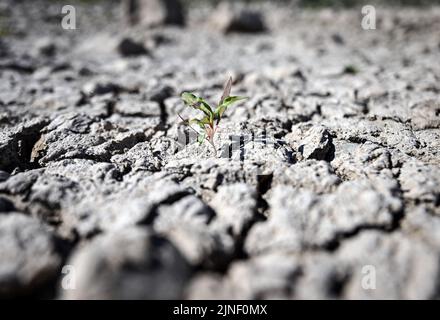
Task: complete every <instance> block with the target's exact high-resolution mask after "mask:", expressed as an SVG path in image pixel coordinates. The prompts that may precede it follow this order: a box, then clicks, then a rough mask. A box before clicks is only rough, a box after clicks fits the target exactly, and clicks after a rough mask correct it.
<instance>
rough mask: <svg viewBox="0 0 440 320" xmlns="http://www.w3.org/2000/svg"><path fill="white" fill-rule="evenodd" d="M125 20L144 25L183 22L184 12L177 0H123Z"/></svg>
mask: <svg viewBox="0 0 440 320" xmlns="http://www.w3.org/2000/svg"><path fill="white" fill-rule="evenodd" d="M123 5H124V13H125V18H126V21H127V22H128V23H129V24H131V25H136V24H141V25H146V26H152V27H154V26H160V25H166V24H170V25H178V26H182V25H184V24H185V12H184V7H183V5H182V3H181V2H180V1H179V0H124V2H123Z"/></svg>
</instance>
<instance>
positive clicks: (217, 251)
mask: <svg viewBox="0 0 440 320" xmlns="http://www.w3.org/2000/svg"><path fill="white" fill-rule="evenodd" d="M147 2H148V1H147ZM153 2H154V1H153ZM158 2H161V1H158ZM171 2H173V1H171ZM0 4H1V6H0V16H1V18H2V20H1V21H2V24H1V25H0V26H1V27H2V28H3V29H2V34H4V35H3V36H2V37H1V38H0V128H1V131H0V256H1V259H0V297H34V298H61V299H96V298H108V299H144V298H147V299H163V298H165V299H173V298H186V299H195V298H197V299H198V298H203V299H220V298H221V299H230V298H234V299H235V298H237V299H269V298H281V299H295V298H302V299H316V298H322V299H335V298H336V299H364V298H365V299H382V298H384V299H398V298H409V299H412V298H416V299H433V298H439V297H440V64H439V63H438V62H439V61H440V36H439V35H440V33H439V30H440V7H433V8H431V9H426V8H400V9H398V10H395V9H393V8H382V7H379V8H377V16H378V21H377V29H376V30H363V29H362V28H361V24H360V21H361V15H360V10H357V9H346V10H333V9H320V10H302V9H300V8H298V7H297V6H294V5H289V4H285V3H284V4H275V3H271V2H263V3H261V2H258V3H257V4H251V5H250V6H251V7H252V8H253V10H255V11H250V12H247V11H246V12H244V13H243V12H236V11H235V10H238V9H237V8H232V7H227V6H222V7H221V8H218V9H216V10H214V9H213V8H212V7H210V6H209V5H208V4H206V3H198V4H195V5H192V6H190V7H187V8H186V14H185V15H184V17H185V21H184V23H183V21H181V20H179V19H183V16H180V15H177V16H166V17H165V18H164V17H162V20H161V19H158V21H154V24H155V26H153V27H151V26H146V24H151V23H152V22H151V21H146V22H145V21H144V22H142V23H140V22H139V21H135V23H136V22H137V24H135V25H133V26H131V27H130V28H129V27H127V26H126V22H125V18H124V15H123V11H122V10H121V8H120V6H119V3H118V2H117V1H109V2H105V1H104V2H95V1H92V2H89V3H87V2H78V3H75V4H74V5H75V8H76V15H77V22H76V23H77V29H76V30H64V29H62V28H61V25H60V20H61V18H62V15H61V6H62V3H61V2H57V1H43V0H37V1H32V2H31V1H26V2H25V1H18V2H17V1H12V0H3V1H2V2H1V3H0ZM43 8H44V9H43ZM180 9H182V8H180ZM258 11H259V12H263V13H264V15H263V16H260V15H258V14H257V13H256V12H258ZM182 14H183V13H182ZM211 15H213V16H212V17H211ZM219 16H220V17H219ZM225 17H227V18H228V19H229V20H227V21H223V20H224V19H225ZM131 18H133V17H131ZM134 18H136V19H138V20H139V19H140V18H139V17H134ZM134 18H133V19H134ZM159 18H160V17H159ZM167 19H168V20H167ZM173 19H174V20H173ZM222 19H223V20H222ZM147 20H148V19H147ZM156 20H157V19H156ZM164 21H165V22H164ZM170 21H171V22H173V21H174V22H176V23H175V25H168V24H167V23H168V22H170ZM131 22H132V23H133V21H131ZM164 23H165V25H164ZM228 75H231V76H232V77H233V79H234V85H233V89H232V91H233V93H234V94H237V95H245V96H248V97H249V99H248V100H246V101H245V102H244V103H242V104H241V105H239V106H236V107H233V108H231V109H230V110H228V112H227V114H226V117H225V118H224V120H222V122H221V124H220V129H219V130H220V132H219V135H218V136H217V138H216V139H217V140H216V144H217V147H218V150H219V152H218V157H214V156H213V153H212V150H211V149H210V146H209V145H207V144H206V145H199V144H198V143H197V142H196V141H195V137H194V136H193V135H191V133H190V132H189V131H188V129H187V128H184V127H182V126H180V125H179V118H178V116H177V113H181V114H182V115H184V116H188V115H190V114H192V113H191V112H192V111H191V110H189V109H187V108H185V107H184V105H183V104H182V102H181V101H180V98H179V96H180V94H181V93H182V92H183V91H193V92H196V93H198V94H200V95H202V96H204V97H207V98H208V99H210V100H212V101H215V100H217V99H218V98H219V95H220V94H221V89H222V86H223V83H224V81H225V80H226V78H227V77H228ZM66 267H69V268H70V269H69V268H68V269H66ZM365 267H369V268H371V267H373V269H374V271H375V277H376V281H375V286H376V288H375V289H374V290H368V288H367V289H365V287H363V277H365V275H366V274H365V270H366V269H365ZM66 270H74V276H75V289H74V290H70V289H69V288H67V289H66V288H65V286H64V287H63V280H65V279H64V277H65V276H66V272H65V271H66ZM368 270H370V269H368Z"/></svg>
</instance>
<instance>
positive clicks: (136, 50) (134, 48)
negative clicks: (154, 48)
mask: <svg viewBox="0 0 440 320" xmlns="http://www.w3.org/2000/svg"><path fill="white" fill-rule="evenodd" d="M117 49H118V52H119V54H121V55H122V56H124V57H131V56H140V55H149V52H148V50H147V49H146V48H145V46H144V45H143V44H141V43H138V42H136V41H134V40H132V39H130V38H124V39H122V40H121V42H120V43H119V44H118V48H117Z"/></svg>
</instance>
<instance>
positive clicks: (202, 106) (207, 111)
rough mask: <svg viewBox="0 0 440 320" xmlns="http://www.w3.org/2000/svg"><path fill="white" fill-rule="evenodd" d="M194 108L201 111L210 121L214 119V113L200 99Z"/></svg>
mask: <svg viewBox="0 0 440 320" xmlns="http://www.w3.org/2000/svg"><path fill="white" fill-rule="evenodd" d="M195 108H196V109H199V110H202V111H203V113H204V114H206V115H207V116H208V117H209V118H210V119H213V118H214V112H213V111H212V108H211V106H210V105H209V104H208V103H207V102H206V101H205V100H203V99H202V98H200V100H199V105H198V106H197V107H195Z"/></svg>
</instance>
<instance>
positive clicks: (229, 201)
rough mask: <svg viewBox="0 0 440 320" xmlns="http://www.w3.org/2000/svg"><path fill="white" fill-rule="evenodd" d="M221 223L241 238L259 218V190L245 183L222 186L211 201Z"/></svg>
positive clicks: (217, 221)
mask: <svg viewBox="0 0 440 320" xmlns="http://www.w3.org/2000/svg"><path fill="white" fill-rule="evenodd" d="M210 205H211V206H212V208H213V209H214V210H215V212H216V214H217V217H216V220H215V222H214V223H219V224H220V225H221V227H222V228H224V229H225V230H230V233H232V235H234V236H235V237H237V238H239V237H241V236H242V235H243V232H245V231H246V230H248V228H249V227H250V225H251V224H252V223H253V222H254V221H255V220H256V219H257V192H256V190H255V189H254V188H252V187H250V186H249V185H247V184H244V183H237V184H232V185H227V186H222V187H220V188H219V189H218V192H217V193H216V195H215V196H214V198H213V199H212V201H211V202H210Z"/></svg>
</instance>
